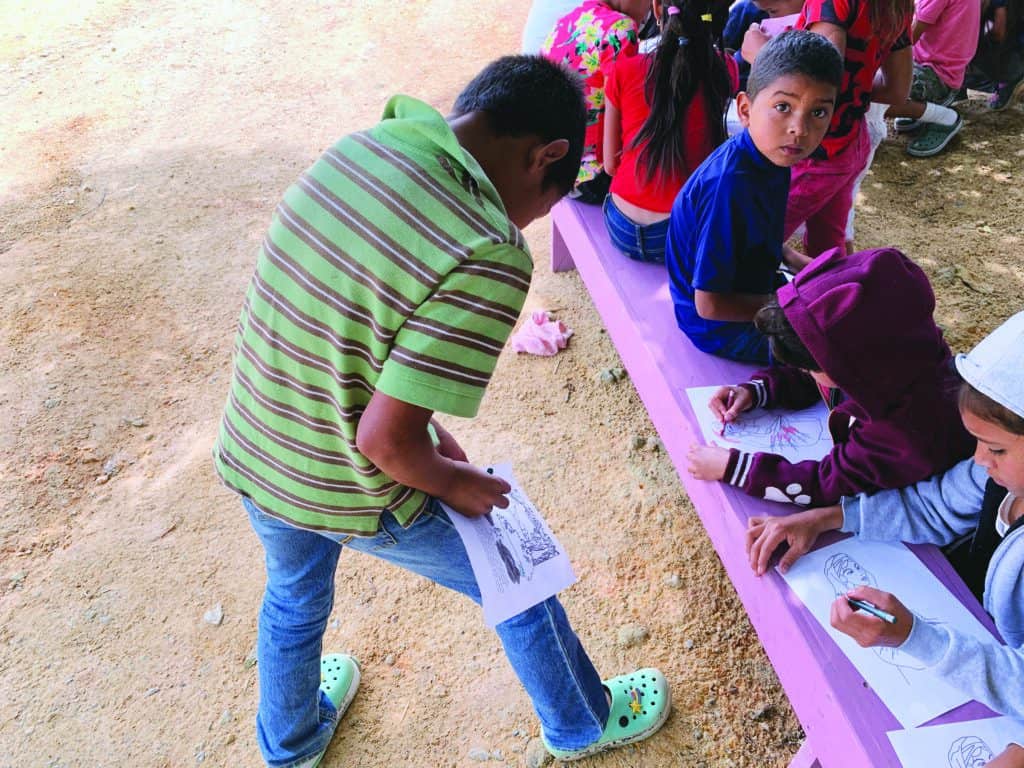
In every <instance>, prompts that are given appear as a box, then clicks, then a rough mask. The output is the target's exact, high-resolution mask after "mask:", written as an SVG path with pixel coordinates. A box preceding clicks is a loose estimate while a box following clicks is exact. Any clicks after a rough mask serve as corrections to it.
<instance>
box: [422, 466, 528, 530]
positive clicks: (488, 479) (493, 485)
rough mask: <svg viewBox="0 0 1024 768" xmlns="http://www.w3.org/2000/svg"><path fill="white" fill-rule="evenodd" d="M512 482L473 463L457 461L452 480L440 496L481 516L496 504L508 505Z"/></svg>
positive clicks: (460, 509) (469, 513)
mask: <svg viewBox="0 0 1024 768" xmlns="http://www.w3.org/2000/svg"><path fill="white" fill-rule="evenodd" d="M511 490H512V486H511V485H509V484H508V483H507V482H506V481H505V480H503V479H502V478H500V477H498V476H497V475H494V474H491V473H489V472H487V471H485V470H483V469H480V468H479V467H475V466H473V465H472V464H467V463H465V462H462V461H459V462H455V467H454V469H453V471H452V475H451V482H450V483H449V484H448V488H447V489H445V491H444V493H442V494H440V495H439V497H438V498H440V499H441V501H443V502H444V503H445V504H447V505H448V506H449V507H451V508H452V509H454V510H455V511H456V512H459V513H461V514H463V515H465V516H466V517H481V516H482V515H486V514H487V513H488V512H490V511H491V509H493V508H494V507H498V508H499V509H504V508H505V507H507V506H508V499H507V498H505V494H506V493H508V492H509V491H511Z"/></svg>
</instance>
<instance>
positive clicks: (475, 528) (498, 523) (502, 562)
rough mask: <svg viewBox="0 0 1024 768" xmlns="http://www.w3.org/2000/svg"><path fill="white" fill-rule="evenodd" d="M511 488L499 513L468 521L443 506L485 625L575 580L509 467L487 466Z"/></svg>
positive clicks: (543, 597) (559, 545) (534, 603)
mask: <svg viewBox="0 0 1024 768" xmlns="http://www.w3.org/2000/svg"><path fill="white" fill-rule="evenodd" d="M489 469H490V470H493V472H494V474H496V475H498V476H499V477H503V478H504V479H505V480H507V481H508V483H509V485H511V486H512V491H511V493H509V494H508V499H509V505H508V507H507V508H505V509H497V508H495V509H493V510H491V512H490V514H489V515H485V516H484V517H478V518H469V517H465V516H463V515H460V514H459V513H458V512H455V511H454V510H452V509H451V508H449V507H448V506H446V505H445V509H446V510H447V512H448V515H449V517H451V519H452V522H453V523H454V524H455V529H456V530H457V531H458V532H459V536H460V537H462V542H463V544H465V545H466V552H467V553H468V554H469V562H470V564H471V565H472V566H473V573H474V574H475V575H476V580H477V583H478V584H479V585H480V595H481V600H482V602H483V610H484V622H485V623H486V624H487V626H489V627H493V626H494V625H495V624H500V623H501V622H503V621H505V619H510V618H512V617H513V616H515V615H517V614H519V613H522V612H523V611H525V610H526V609H527V608H530V607H532V606H534V605H536V604H537V603H539V602H541V601H543V600H547V599H548V598H549V597H551V596H552V595H554V594H557V593H558V592H560V591H561V590H563V589H565V588H566V587H568V586H569V585H570V584H573V583H575V582H576V574H575V573H574V572H573V569H572V564H571V563H570V562H569V558H568V556H567V555H566V554H565V550H564V549H562V545H561V544H560V543H559V542H558V539H556V538H555V535H554V534H553V533H552V532H551V529H550V528H548V524H547V523H546V522H545V520H544V518H543V517H542V516H541V514H540V512H539V511H538V510H537V508H536V507H535V506H534V505H533V503H532V502H531V501H530V499H529V498H527V496H526V494H525V493H524V492H523V489H522V488H520V487H519V484H518V483H517V482H516V479H515V476H514V475H513V474H512V467H511V466H510V465H509V464H496V465H494V466H492V467H489Z"/></svg>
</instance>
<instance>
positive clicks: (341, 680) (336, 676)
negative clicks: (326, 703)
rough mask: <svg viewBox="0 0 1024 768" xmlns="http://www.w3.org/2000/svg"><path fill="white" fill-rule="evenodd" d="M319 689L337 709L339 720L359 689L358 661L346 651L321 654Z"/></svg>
mask: <svg viewBox="0 0 1024 768" xmlns="http://www.w3.org/2000/svg"><path fill="white" fill-rule="evenodd" d="M320 690H321V691H323V692H324V694H325V695H326V696H327V698H328V699H330V701H331V704H333V705H334V708H335V709H336V710H338V719H339V720H340V719H341V716H342V715H344V714H345V710H346V709H348V705H349V704H351V703H352V699H354V698H355V697H356V691H357V690H359V662H358V661H356V660H355V658H353V657H352V656H349V655H348V654H346V653H328V654H326V655H324V656H322V657H321V658H320Z"/></svg>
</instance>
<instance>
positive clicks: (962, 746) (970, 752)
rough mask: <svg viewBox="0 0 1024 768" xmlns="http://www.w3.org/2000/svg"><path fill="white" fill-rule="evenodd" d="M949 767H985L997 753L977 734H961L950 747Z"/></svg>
mask: <svg viewBox="0 0 1024 768" xmlns="http://www.w3.org/2000/svg"><path fill="white" fill-rule="evenodd" d="M948 758H949V768H983V766H986V765H988V762H989V760H993V759H995V754H994V753H993V752H992V750H991V749H990V748H989V746H988V744H986V743H985V742H984V741H982V740H981V739H979V738H978V737H977V736H961V737H960V738H959V739H957V740H956V741H954V742H953V743H952V744H951V745H950V747H949V754H948Z"/></svg>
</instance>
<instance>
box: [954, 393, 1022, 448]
mask: <svg viewBox="0 0 1024 768" xmlns="http://www.w3.org/2000/svg"><path fill="white" fill-rule="evenodd" d="M959 405H960V410H961V411H968V412H970V413H973V414H974V415H975V416H977V417H978V418H979V419H981V420H982V421H989V422H992V423H993V424H996V425H998V426H1000V427H1002V428H1003V429H1005V430H1006V431H1007V432H1012V433H1013V434H1015V435H1024V418H1021V417H1020V416H1018V415H1017V414H1016V413H1014V412H1013V411H1011V410H1010V409H1009V408H1007V407H1006V406H1005V405H1002V404H1001V403H997V402H996V401H995V400H993V399H992V398H991V397H989V396H988V395H986V394H983V393H981V392H979V391H978V390H976V389H975V388H974V387H972V386H971V385H970V384H968V383H967V382H966V381H965V382H963V383H962V384H961V385H960V402H959Z"/></svg>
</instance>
